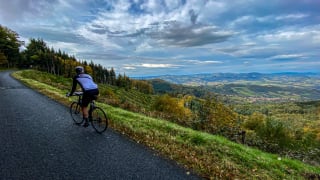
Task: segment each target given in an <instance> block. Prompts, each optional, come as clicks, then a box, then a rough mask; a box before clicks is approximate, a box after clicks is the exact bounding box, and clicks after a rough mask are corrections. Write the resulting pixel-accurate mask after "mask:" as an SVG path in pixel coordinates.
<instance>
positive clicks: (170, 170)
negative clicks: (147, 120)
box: [0, 71, 199, 180]
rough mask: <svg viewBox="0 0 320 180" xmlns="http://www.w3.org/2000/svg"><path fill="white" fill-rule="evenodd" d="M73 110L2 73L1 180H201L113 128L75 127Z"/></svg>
mask: <svg viewBox="0 0 320 180" xmlns="http://www.w3.org/2000/svg"><path fill="white" fill-rule="evenodd" d="M68 110H69V109H68V108H67V107H65V106H63V105H61V104H59V103H58V102H55V101H53V100H51V99H49V98H47V97H45V96H43V95H41V94H39V93H37V92H35V91H33V90H32V89H29V88H27V87H26V86H24V85H23V84H21V83H20V82H18V81H16V80H14V79H13V78H11V77H10V72H8V71H5V72H0V127H1V129H0V179H148V180H154V179H174V180H177V179H199V177H198V176H196V175H194V174H192V173H191V174H189V173H188V172H187V171H186V170H185V169H183V168H181V167H179V166H178V165H177V164H175V163H174V162H172V161H170V160H167V159H164V158H162V157H159V156H158V155H156V153H155V152H153V151H151V150H149V149H147V148H146V147H144V146H142V145H140V144H136V143H134V142H133V141H131V140H129V139H128V138H126V137H124V136H122V135H121V134H119V133H117V132H114V131H113V130H111V129H108V130H107V131H106V132H105V133H104V134H102V135H101V134H97V133H96V132H95V131H94V130H93V128H92V127H88V128H84V127H81V126H76V125H74V124H73V123H72V120H71V117H70V114H69V111H68Z"/></svg>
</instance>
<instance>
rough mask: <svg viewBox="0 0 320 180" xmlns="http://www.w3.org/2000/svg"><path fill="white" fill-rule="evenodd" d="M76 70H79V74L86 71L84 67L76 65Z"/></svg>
mask: <svg viewBox="0 0 320 180" xmlns="http://www.w3.org/2000/svg"><path fill="white" fill-rule="evenodd" d="M76 72H77V74H80V73H84V69H83V67H82V66H77V67H76Z"/></svg>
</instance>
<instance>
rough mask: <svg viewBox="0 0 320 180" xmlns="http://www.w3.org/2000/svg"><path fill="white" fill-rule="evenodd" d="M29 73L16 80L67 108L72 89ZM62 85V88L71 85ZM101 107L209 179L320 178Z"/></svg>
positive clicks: (312, 171) (296, 165)
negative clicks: (47, 81) (66, 93)
mask: <svg viewBox="0 0 320 180" xmlns="http://www.w3.org/2000/svg"><path fill="white" fill-rule="evenodd" d="M28 74H29V75H30V74H38V73H37V72H34V71H29V73H23V72H21V71H19V72H16V73H14V76H15V77H16V78H17V79H20V80H21V81H22V82H24V83H25V84H26V85H28V86H30V87H31V88H34V89H36V90H38V91H40V92H42V93H43V94H46V95H48V96H50V97H51V98H53V99H55V100H57V101H60V102H61V103H63V104H65V105H68V104H69V103H70V102H71V98H66V97H65V92H66V90H65V89H63V88H62V89H61V87H64V86H61V87H57V86H55V87H53V86H52V85H49V84H45V83H43V82H41V81H35V80H34V79H32V78H29V77H27V76H26V75H28ZM48 76H51V75H48ZM52 81H53V79H52ZM61 81H62V82H61V84H64V83H66V82H68V80H61ZM98 105H99V106H100V107H102V108H103V109H104V110H105V111H106V112H107V113H108V116H109V117H110V118H111V122H110V127H111V128H113V129H115V130H116V131H118V132H120V133H122V134H124V135H126V136H128V137H130V138H132V139H133V140H135V141H136V142H137V143H142V144H144V145H146V146H148V147H149V148H151V149H153V150H155V151H156V152H158V153H159V154H161V155H163V156H165V157H167V158H170V159H172V160H174V161H176V162H177V163H179V164H180V165H182V166H184V167H185V168H187V169H189V170H190V171H193V172H195V173H197V174H199V175H200V176H202V177H205V178H209V179H308V177H311V176H313V175H314V176H317V177H320V167H315V166H310V165H307V164H304V163H302V162H300V161H297V160H292V159H287V158H284V157H279V156H277V155H274V154H269V153H264V152H262V151H259V150H257V149H254V148H249V147H247V146H243V145H241V144H237V143H234V142H231V141H229V140H227V139H226V138H224V137H220V136H214V135H211V134H208V133H203V132H199V131H195V130H192V129H189V128H184V127H182V126H179V125H177V124H174V123H171V122H168V121H165V120H161V119H156V118H150V117H147V116H144V115H141V114H137V113H132V112H129V111H126V110H123V109H120V108H116V107H112V106H110V105H107V104H102V103H98ZM66 118H69V117H66ZM70 123H71V122H70ZM106 133H108V132H106Z"/></svg>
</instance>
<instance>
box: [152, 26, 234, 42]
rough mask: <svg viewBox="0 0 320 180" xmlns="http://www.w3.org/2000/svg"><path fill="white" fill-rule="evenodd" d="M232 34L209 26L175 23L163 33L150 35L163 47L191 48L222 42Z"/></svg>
mask: <svg viewBox="0 0 320 180" xmlns="http://www.w3.org/2000/svg"><path fill="white" fill-rule="evenodd" d="M234 34H235V33H234V32H230V31H224V30H222V29H218V28H217V27H215V26H210V25H199V24H198V25H191V26H181V25H179V24H178V23H175V24H171V26H170V27H169V28H168V29H165V30H164V31H161V32H157V33H156V34H152V37H153V38H155V39H157V40H158V42H160V43H162V44H164V45H169V46H179V47H192V46H202V45H206V44H212V43H220V42H224V41H226V40H227V39H228V38H230V37H231V36H233V35H234Z"/></svg>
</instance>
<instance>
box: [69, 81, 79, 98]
mask: <svg viewBox="0 0 320 180" xmlns="http://www.w3.org/2000/svg"><path fill="white" fill-rule="evenodd" d="M77 83H78V81H77V78H76V77H74V78H73V81H72V88H71V91H70V95H72V94H73V93H74V92H75V91H76V87H77Z"/></svg>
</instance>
